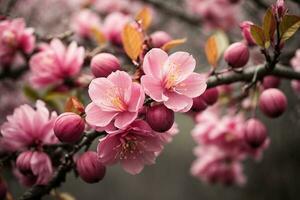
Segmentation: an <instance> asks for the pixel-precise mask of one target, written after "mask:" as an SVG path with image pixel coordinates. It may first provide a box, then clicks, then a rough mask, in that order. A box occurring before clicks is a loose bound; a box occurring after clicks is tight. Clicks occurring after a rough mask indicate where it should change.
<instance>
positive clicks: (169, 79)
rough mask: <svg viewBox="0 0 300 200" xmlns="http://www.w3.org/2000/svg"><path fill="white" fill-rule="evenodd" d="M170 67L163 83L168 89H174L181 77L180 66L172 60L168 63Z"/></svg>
mask: <svg viewBox="0 0 300 200" xmlns="http://www.w3.org/2000/svg"><path fill="white" fill-rule="evenodd" d="M168 68H169V71H168V72H167V75H166V77H165V78H164V81H163V85H164V87H165V88H166V89H172V88H173V87H174V86H175V85H176V83H177V80H178V77H179V66H178V65H176V64H175V63H172V62H170V63H168Z"/></svg>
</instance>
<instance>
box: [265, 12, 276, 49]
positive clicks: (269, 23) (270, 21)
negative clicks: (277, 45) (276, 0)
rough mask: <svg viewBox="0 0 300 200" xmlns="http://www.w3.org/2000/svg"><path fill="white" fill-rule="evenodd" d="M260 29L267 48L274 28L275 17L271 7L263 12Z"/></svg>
mask: <svg viewBox="0 0 300 200" xmlns="http://www.w3.org/2000/svg"><path fill="white" fill-rule="evenodd" d="M262 29H263V32H264V36H265V47H266V48H268V47H269V46H270V43H271V41H272V39H273V37H274V33H275V30H276V19H275V17H274V15H273V12H272V9H271V8H269V9H268V10H267V12H266V14H265V17H264V21H263V26H262Z"/></svg>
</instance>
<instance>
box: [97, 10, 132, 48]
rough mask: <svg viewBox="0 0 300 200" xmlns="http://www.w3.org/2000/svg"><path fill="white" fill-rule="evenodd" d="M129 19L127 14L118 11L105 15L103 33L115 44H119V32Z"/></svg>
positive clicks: (120, 38) (120, 42)
mask: <svg viewBox="0 0 300 200" xmlns="http://www.w3.org/2000/svg"><path fill="white" fill-rule="evenodd" d="M129 20H130V17H129V16H127V15H125V14H123V13H120V12H113V13H111V14H109V15H107V17H106V18H105V19H104V23H103V33H104V35H105V36H106V38H107V39H108V40H109V41H110V42H111V43H113V44H115V45H121V44H122V37H121V33H122V30H123V28H124V26H125V25H126V24H127V23H128V22H129Z"/></svg>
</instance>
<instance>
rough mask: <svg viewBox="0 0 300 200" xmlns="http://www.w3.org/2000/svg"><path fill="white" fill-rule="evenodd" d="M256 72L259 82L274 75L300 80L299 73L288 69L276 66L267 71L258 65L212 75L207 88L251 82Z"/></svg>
mask: <svg viewBox="0 0 300 200" xmlns="http://www.w3.org/2000/svg"><path fill="white" fill-rule="evenodd" d="M256 70H257V79H258V80H261V79H262V78H263V77H265V76H267V75H274V76H277V77H279V78H286V79H296V80H300V72H296V71H294V70H293V69H291V68H289V67H284V66H279V65H277V66H276V67H275V68H274V69H273V70H269V69H267V68H266V66H265V65H259V66H255V67H249V68H246V69H245V70H243V72H241V73H238V72H228V73H224V74H220V75H214V76H211V77H209V78H208V81H207V86H208V88H211V87H215V86H218V85H225V84H231V83H235V82H251V81H252V79H253V76H254V74H255V73H256V72H255V71H256Z"/></svg>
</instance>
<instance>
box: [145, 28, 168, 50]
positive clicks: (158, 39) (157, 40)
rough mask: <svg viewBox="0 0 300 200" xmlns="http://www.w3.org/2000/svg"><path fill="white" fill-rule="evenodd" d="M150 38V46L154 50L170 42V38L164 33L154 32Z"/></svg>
mask: <svg viewBox="0 0 300 200" xmlns="http://www.w3.org/2000/svg"><path fill="white" fill-rule="evenodd" d="M150 38H151V42H152V46H153V47H155V48H160V47H162V46H163V45H164V44H166V43H167V42H169V41H171V40H172V38H171V36H170V35H169V34H168V33H166V32H164V31H156V32H154V33H152V34H151V36H150Z"/></svg>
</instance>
